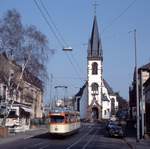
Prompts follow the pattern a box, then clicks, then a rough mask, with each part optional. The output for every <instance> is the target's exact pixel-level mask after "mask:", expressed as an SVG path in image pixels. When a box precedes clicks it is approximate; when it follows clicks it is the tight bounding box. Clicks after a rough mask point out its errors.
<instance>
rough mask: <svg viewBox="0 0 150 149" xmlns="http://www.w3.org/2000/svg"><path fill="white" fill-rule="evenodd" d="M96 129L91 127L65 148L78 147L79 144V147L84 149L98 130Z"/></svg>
mask: <svg viewBox="0 0 150 149" xmlns="http://www.w3.org/2000/svg"><path fill="white" fill-rule="evenodd" d="M97 130H98V129H97V128H94V127H91V128H90V129H89V130H88V132H87V133H86V134H84V135H83V136H82V137H80V138H79V139H78V140H76V141H75V142H74V143H73V144H71V145H70V146H68V147H67V148H65V149H73V148H79V146H81V147H80V148H81V149H86V148H87V147H88V145H89V144H90V143H91V142H92V140H93V139H94V137H95V136H96V134H97V132H98V131H97ZM82 144H83V145H82Z"/></svg>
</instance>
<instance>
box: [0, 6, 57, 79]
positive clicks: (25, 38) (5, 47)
mask: <svg viewBox="0 0 150 149" xmlns="http://www.w3.org/2000/svg"><path fill="white" fill-rule="evenodd" d="M0 51H1V52H2V51H5V52H6V53H7V54H9V55H11V56H12V57H13V59H14V60H15V61H16V62H17V63H18V64H24V63H25V62H26V61H27V59H28V57H30V61H29V62H28V64H27V65H26V69H27V70H28V71H30V72H31V73H32V74H34V75H36V76H37V77H39V78H40V79H41V80H42V81H44V80H45V78H47V72H46V68H45V64H46V62H47V60H48V56H49V55H52V54H54V50H51V49H50V48H49V46H48V40H47V37H46V36H45V35H44V34H43V33H41V32H40V31H39V30H38V29H37V28H36V27H35V26H32V25H30V26H23V25H22V23H21V16H20V14H19V13H18V12H17V11H16V10H15V9H13V10H9V11H7V12H6V14H5V15H4V17H3V18H2V19H1V20H0Z"/></svg>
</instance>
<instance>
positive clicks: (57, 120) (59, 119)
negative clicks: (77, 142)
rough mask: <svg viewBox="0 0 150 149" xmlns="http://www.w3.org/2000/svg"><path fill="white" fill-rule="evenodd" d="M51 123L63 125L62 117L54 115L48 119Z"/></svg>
mask: <svg viewBox="0 0 150 149" xmlns="http://www.w3.org/2000/svg"><path fill="white" fill-rule="evenodd" d="M50 122H51V123H63V122H64V116H60V115H55V116H51V117H50Z"/></svg>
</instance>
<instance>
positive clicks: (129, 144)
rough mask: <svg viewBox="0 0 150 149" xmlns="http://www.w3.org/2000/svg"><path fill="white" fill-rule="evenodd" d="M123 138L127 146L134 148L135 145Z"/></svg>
mask: <svg viewBox="0 0 150 149" xmlns="http://www.w3.org/2000/svg"><path fill="white" fill-rule="evenodd" d="M123 140H124V142H125V143H126V144H127V145H128V146H129V148H130V149H136V147H134V146H133V145H132V144H131V143H129V142H128V141H127V140H126V139H125V138H124V139H123Z"/></svg>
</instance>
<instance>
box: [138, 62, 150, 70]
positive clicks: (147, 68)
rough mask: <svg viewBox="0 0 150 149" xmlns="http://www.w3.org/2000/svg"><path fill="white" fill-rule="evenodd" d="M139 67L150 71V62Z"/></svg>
mask: <svg viewBox="0 0 150 149" xmlns="http://www.w3.org/2000/svg"><path fill="white" fill-rule="evenodd" d="M139 69H141V70H147V71H150V63H148V64H146V65H143V66H142V67H140V68H139Z"/></svg>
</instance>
